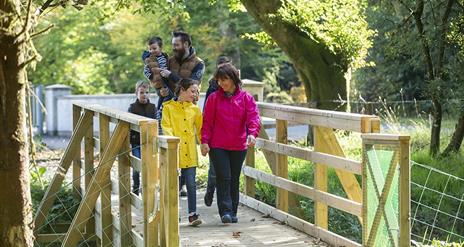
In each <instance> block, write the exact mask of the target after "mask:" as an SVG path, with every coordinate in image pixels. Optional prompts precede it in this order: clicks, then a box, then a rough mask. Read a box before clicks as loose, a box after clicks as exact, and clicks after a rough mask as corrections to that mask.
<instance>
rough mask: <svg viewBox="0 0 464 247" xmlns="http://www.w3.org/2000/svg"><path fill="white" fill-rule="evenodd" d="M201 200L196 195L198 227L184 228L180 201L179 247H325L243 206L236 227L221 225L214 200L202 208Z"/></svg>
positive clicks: (182, 199)
mask: <svg viewBox="0 0 464 247" xmlns="http://www.w3.org/2000/svg"><path fill="white" fill-rule="evenodd" d="M203 196H204V194H203V193H202V192H199V193H197V211H198V212H199V214H200V218H201V219H202V220H203V224H202V225H200V226H198V227H191V226H189V225H188V217H187V216H188V214H187V197H180V200H179V202H180V209H179V210H180V215H181V223H180V233H181V244H182V246H208V247H213V246H214V247H220V246H234V247H236V246H237V247H238V246H327V245H326V244H325V243H322V242H320V241H318V240H317V239H315V238H312V237H310V236H308V235H306V234H304V233H302V232H299V231H297V230H295V229H293V228H291V227H289V226H286V225H282V224H281V222H279V221H277V220H275V219H272V218H270V217H266V216H265V215H263V214H262V213H260V212H257V211H255V210H253V209H251V208H249V207H247V206H244V205H240V206H239V209H238V218H239V222H238V223H237V224H222V223H221V220H220V218H219V214H218V211H217V204H216V200H215V201H214V202H213V205H212V206H211V207H206V206H205V204H204V202H203Z"/></svg>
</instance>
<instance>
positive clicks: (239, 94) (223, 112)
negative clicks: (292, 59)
mask: <svg viewBox="0 0 464 247" xmlns="http://www.w3.org/2000/svg"><path fill="white" fill-rule="evenodd" d="M214 77H215V79H216V80H217V81H218V84H219V89H218V90H217V91H216V92H214V93H212V94H211V95H210V96H209V97H208V100H207V101H206V105H205V109H204V112H203V127H202V129H201V143H202V144H201V152H202V154H203V155H206V154H207V153H209V156H210V159H211V161H212V163H213V166H214V169H215V172H216V183H217V185H216V186H217V204H218V209H219V215H220V217H221V221H222V222H223V223H237V222H238V218H237V207H238V202H239V179H240V172H241V169H242V165H243V161H244V160H245V156H246V151H247V146H254V145H255V142H256V137H257V136H258V133H259V129H260V127H261V126H260V118H259V112H258V107H257V106H256V102H255V100H254V98H253V96H251V94H249V93H247V92H245V91H243V90H242V89H241V84H242V82H241V80H240V78H239V74H238V70H237V69H236V68H235V67H234V66H233V65H231V64H226V65H223V66H221V67H219V68H218V69H217V71H216V73H215V75H214Z"/></svg>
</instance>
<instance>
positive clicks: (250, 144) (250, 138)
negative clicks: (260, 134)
mask: <svg viewBox="0 0 464 247" xmlns="http://www.w3.org/2000/svg"><path fill="white" fill-rule="evenodd" d="M255 144H256V138H255V137H254V136H252V135H248V137H247V146H248V147H254V146H255Z"/></svg>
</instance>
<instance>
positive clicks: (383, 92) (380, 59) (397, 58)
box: [353, 0, 464, 101]
mask: <svg viewBox="0 0 464 247" xmlns="http://www.w3.org/2000/svg"><path fill="white" fill-rule="evenodd" d="M400 2H401V1H380V2H379V1H370V2H369V3H370V5H369V6H368V8H367V10H368V11H367V21H368V23H369V27H370V28H371V29H373V30H376V33H377V35H376V36H375V37H374V40H373V46H372V48H371V49H370V50H369V53H368V56H367V61H366V62H367V64H369V65H370V66H368V67H364V68H361V69H359V70H357V71H356V72H355V74H354V79H355V87H353V88H356V89H357V92H356V93H355V97H354V98H356V97H358V96H359V95H361V96H362V97H363V98H364V99H366V100H368V101H374V100H376V99H377V98H378V97H379V96H380V97H381V98H383V99H387V100H403V99H404V100H413V99H418V100H419V99H430V97H431V96H432V94H435V95H436V94H438V95H437V96H439V97H440V98H452V97H453V98H455V99H457V98H462V95H463V92H462V90H457V89H459V88H462V85H463V84H462V83H463V75H462V73H460V72H458V71H461V68H462V67H463V66H464V59H463V57H462V55H459V54H462V51H463V47H464V46H463V45H462V41H460V40H461V39H462V38H460V37H462V36H463V31H464V29H462V9H460V8H459V7H457V6H456V5H455V7H454V8H453V9H452V11H451V15H450V31H449V32H448V35H447V36H448V37H447V40H446V41H445V42H446V44H447V47H446V49H445V56H444V68H443V77H442V78H441V79H438V80H435V81H427V79H426V70H425V68H426V66H425V62H424V55H423V48H422V43H421V42H420V39H419V34H418V32H417V28H416V25H415V22H414V18H413V17H412V16H410V15H411V13H410V11H409V9H414V4H413V2H406V3H405V4H406V5H405V4H402V3H400ZM425 2H426V4H425V9H424V14H423V18H422V19H423V23H424V30H425V35H426V39H427V41H428V45H429V47H430V49H431V52H432V54H431V55H432V59H433V60H434V62H433V63H434V64H435V66H436V64H437V60H438V59H437V58H438V46H439V44H440V42H439V39H440V36H439V35H440V33H439V31H440V30H441V26H442V24H441V21H442V19H441V16H442V15H443V12H444V7H445V6H446V4H442V1H438V0H434V1H425ZM461 2H462V1H461ZM408 8H409V9H408ZM444 96H446V97H444Z"/></svg>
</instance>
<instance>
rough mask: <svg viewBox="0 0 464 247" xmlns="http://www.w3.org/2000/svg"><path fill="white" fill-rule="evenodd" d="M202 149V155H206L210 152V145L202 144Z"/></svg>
mask: <svg viewBox="0 0 464 247" xmlns="http://www.w3.org/2000/svg"><path fill="white" fill-rule="evenodd" d="M200 149H201V155H203V156H206V154H208V153H209V145H208V144H206V143H203V144H201V146H200Z"/></svg>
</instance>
